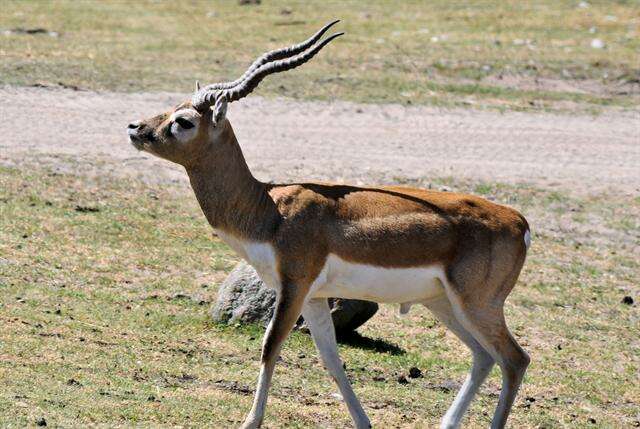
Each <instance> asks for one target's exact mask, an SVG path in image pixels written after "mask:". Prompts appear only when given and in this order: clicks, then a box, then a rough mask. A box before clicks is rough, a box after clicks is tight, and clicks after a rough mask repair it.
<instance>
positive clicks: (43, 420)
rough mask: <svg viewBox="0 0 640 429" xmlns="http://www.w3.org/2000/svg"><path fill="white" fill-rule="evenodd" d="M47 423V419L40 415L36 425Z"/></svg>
mask: <svg viewBox="0 0 640 429" xmlns="http://www.w3.org/2000/svg"><path fill="white" fill-rule="evenodd" d="M46 425H47V421H46V420H45V419H44V417H40V418H38V419H36V426H46Z"/></svg>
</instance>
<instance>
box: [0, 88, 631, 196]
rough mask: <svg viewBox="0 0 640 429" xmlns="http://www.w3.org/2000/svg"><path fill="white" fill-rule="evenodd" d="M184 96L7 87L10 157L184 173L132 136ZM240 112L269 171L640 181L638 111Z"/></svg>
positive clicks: (172, 175)
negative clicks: (132, 128)
mask: <svg viewBox="0 0 640 429" xmlns="http://www.w3.org/2000/svg"><path fill="white" fill-rule="evenodd" d="M184 98H186V94H115V93H94V92H84V91H72V90H68V89H48V88H12V87H4V88H0V117H1V118H2V120H1V121H0V163H1V164H5V165H21V164H24V163H31V162H36V163H42V164H50V165H53V166H55V167H57V168H60V169H62V170H65V169H67V170H69V169H73V170H78V169H79V170H83V171H84V172H86V173H90V174H96V175H102V174H116V175H126V176H134V177H140V178H142V179H144V180H148V181H154V182H155V181H166V180H176V181H184V180H185V176H184V173H183V172H182V170H181V169H180V168H179V167H177V166H173V165H170V164H169V163H167V162H164V161H161V160H156V159H153V158H151V157H150V156H148V155H144V154H142V153H138V152H136V151H135V150H134V149H133V148H132V147H131V146H130V145H129V144H128V143H127V139H126V136H125V126H126V124H127V123H128V122H130V121H132V120H134V119H137V118H141V117H148V116H151V115H153V114H156V113H158V112H161V111H164V110H167V109H168V108H169V107H170V106H172V105H174V104H176V103H177V102H179V101H182V100H183V99H184ZM229 118H230V119H231V121H232V123H233V124H234V128H235V130H236V134H237V135H238V139H239V141H240V143H241V144H242V146H243V149H244V151H245V155H246V157H247V161H248V163H249V164H250V166H251V167H252V169H253V171H254V173H255V174H256V175H257V176H258V177H260V178H261V179H263V180H275V181H281V180H301V179H324V180H332V181H353V182H356V183H371V182H373V181H377V182H387V181H394V180H398V179H402V178H409V179H411V178H419V177H425V176H427V177H429V176H431V177H443V176H445V177H446V176H454V177H459V178H468V179H482V180H489V181H500V182H506V183H531V184H537V185H544V186H551V187H560V188H564V189H571V190H573V191H576V192H580V193H582V192H589V191H599V190H603V189H611V190H615V191H620V192H624V193H637V192H638V191H640V167H639V166H640V115H639V114H638V111H635V112H625V113H613V112H611V113H606V114H603V115H600V116H598V117H591V116H571V115H560V114H548V113H539V114H532V113H517V112H513V113H505V114H501V113H498V112H485V111H472V110H441V109H437V108H433V107H403V106H398V105H384V106H376V105H357V104H352V103H345V102H336V103H331V104H328V103H321V102H297V101H289V100H265V99H261V98H260V97H251V98H249V99H247V100H246V101H243V102H241V103H237V104H234V105H233V106H232V107H231V108H230V113H229Z"/></svg>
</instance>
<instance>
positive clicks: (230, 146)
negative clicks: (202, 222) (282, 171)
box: [187, 133, 281, 242]
mask: <svg viewBox="0 0 640 429" xmlns="http://www.w3.org/2000/svg"><path fill="white" fill-rule="evenodd" d="M231 136H232V137H233V133H231ZM218 146H221V147H219V148H218V149H216V150H215V151H212V152H210V153H208V156H204V157H203V158H202V159H201V160H200V162H198V164H197V165H193V166H189V167H187V174H188V175H189V180H190V182H191V187H192V188H193V191H194V192H195V194H196V198H197V199H198V203H199V204H200V208H201V209H202V211H203V213H204V215H205V216H206V217H207V220H208V221H209V224H210V225H211V226H212V227H213V228H214V229H216V230H217V231H220V232H222V233H223V234H224V235H225V236H231V237H233V238H234V239H236V240H242V241H256V242H263V241H270V240H271V238H272V237H273V234H274V231H275V230H276V229H277V227H278V225H279V222H280V218H281V217H280V214H279V212H278V211H277V208H276V205H275V203H274V201H273V199H272V198H271V196H270V195H269V193H268V186H267V185H266V184H265V183H262V182H260V181H259V180H257V179H256V178H255V177H253V175H252V174H251V172H250V171H249V167H248V166H247V164H246V162H245V160H244V156H243V155H242V151H241V150H240V147H239V146H238V144H237V142H236V141H235V137H233V138H232V141H224V142H222V143H221V144H220V145H218Z"/></svg>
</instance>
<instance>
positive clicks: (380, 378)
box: [373, 375, 387, 381]
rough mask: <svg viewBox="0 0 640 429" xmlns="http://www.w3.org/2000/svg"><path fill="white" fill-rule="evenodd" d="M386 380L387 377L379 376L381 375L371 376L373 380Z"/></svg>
mask: <svg viewBox="0 0 640 429" xmlns="http://www.w3.org/2000/svg"><path fill="white" fill-rule="evenodd" d="M386 380H387V379H386V378H384V377H383V376H381V375H374V376H373V381H386Z"/></svg>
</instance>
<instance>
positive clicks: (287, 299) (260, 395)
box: [241, 285, 305, 429]
mask: <svg viewBox="0 0 640 429" xmlns="http://www.w3.org/2000/svg"><path fill="white" fill-rule="evenodd" d="M304 297H305V291H303V290H302V288H300V289H298V288H296V287H294V286H292V285H290V286H287V285H282V287H281V288H280V291H279V292H278V297H277V299H276V305H275V310H274V312H273V317H272V318H271V322H269V326H268V327H267V331H266V332H265V334H264V340H263V342H262V358H261V360H262V362H261V365H260V376H259V378H258V387H257V389H256V393H255V396H254V398H253V406H252V407H251V411H250V412H249V415H248V416H247V418H246V419H245V421H244V423H243V424H242V426H241V428H242V429H253V428H258V427H260V425H261V424H262V419H263V417H264V409H265V406H266V404H267V395H268V393H269V386H270V384H271V377H272V375H273V369H274V367H275V366H276V361H277V360H278V356H279V354H280V348H281V347H282V343H283V342H284V340H285V339H286V338H287V336H288V335H289V332H291V329H292V328H293V326H294V325H295V323H296V321H297V320H298V317H300V313H301V311H302V304H303V302H304Z"/></svg>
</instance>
